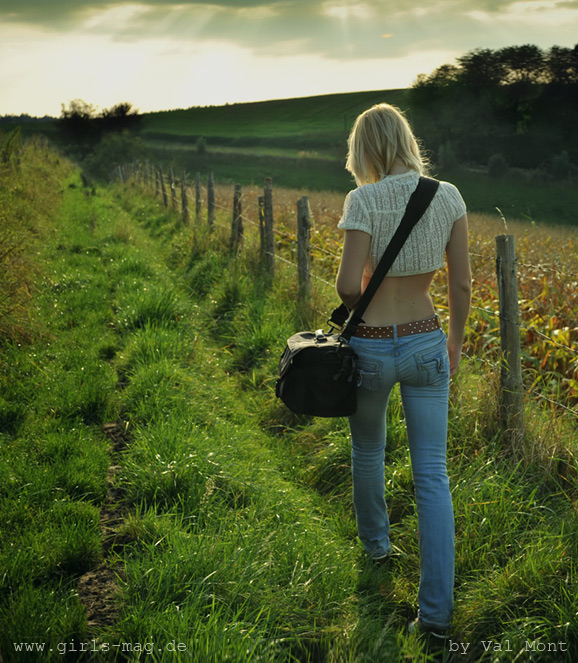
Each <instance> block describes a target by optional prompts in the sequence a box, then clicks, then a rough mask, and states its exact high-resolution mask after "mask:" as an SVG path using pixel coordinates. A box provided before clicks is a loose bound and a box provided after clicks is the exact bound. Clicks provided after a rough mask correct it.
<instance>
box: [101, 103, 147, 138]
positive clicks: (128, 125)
mask: <svg viewBox="0 0 578 663" xmlns="http://www.w3.org/2000/svg"><path fill="white" fill-rule="evenodd" d="M99 119H100V124H101V127H102V130H103V131H105V132H106V131H125V130H131V129H138V128H139V126H140V123H141V116H140V115H139V112H138V110H136V109H135V108H133V106H132V104H131V103H129V102H128V101H122V102H121V103H119V104H116V105H115V106H112V107H111V108H109V109H105V110H103V111H102V113H101V114H100V116H99Z"/></svg>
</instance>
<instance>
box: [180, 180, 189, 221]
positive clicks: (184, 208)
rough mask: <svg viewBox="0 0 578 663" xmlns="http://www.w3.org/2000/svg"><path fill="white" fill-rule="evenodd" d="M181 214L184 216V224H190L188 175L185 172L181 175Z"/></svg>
mask: <svg viewBox="0 0 578 663" xmlns="http://www.w3.org/2000/svg"><path fill="white" fill-rule="evenodd" d="M181 212H182V215H183V223H184V224H185V226H186V225H188V223H189V197H188V196H187V174H186V173H185V171H184V170H183V172H182V175H181Z"/></svg>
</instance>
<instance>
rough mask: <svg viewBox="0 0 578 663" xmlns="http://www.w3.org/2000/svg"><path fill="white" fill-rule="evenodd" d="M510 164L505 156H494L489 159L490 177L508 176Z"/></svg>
mask: <svg viewBox="0 0 578 663" xmlns="http://www.w3.org/2000/svg"><path fill="white" fill-rule="evenodd" d="M508 170H509V166H508V162H507V161H506V159H505V158H504V155H503V154H492V156H491V157H490V158H489V159H488V175H489V176H490V177H496V178H499V177H505V176H506V175H507V174H508Z"/></svg>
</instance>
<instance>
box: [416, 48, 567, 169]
mask: <svg viewBox="0 0 578 663" xmlns="http://www.w3.org/2000/svg"><path fill="white" fill-rule="evenodd" d="M409 100H410V105H411V109H412V115H413V117H414V123H415V126H416V132H417V133H418V134H419V135H420V136H421V137H422V139H423V141H424V143H425V144H426V146H427V148H428V149H429V150H431V151H432V152H433V154H434V156H435V161H436V163H438V164H440V165H442V166H446V167H451V166H452V165H456V164H458V163H460V164H467V163H470V164H477V165H479V164H488V163H489V162H490V161H492V162H493V163H494V164H496V163H502V165H504V164H505V165H509V166H515V167H518V168H522V169H538V170H541V171H543V172H545V173H550V174H552V175H553V176H556V177H563V178H568V177H569V178H572V177H575V176H576V174H577V169H576V166H575V165H573V164H577V163H578V134H577V132H576V131H575V127H576V123H577V122H578V45H576V46H575V47H574V48H566V47H561V46H553V47H552V48H550V49H548V50H542V49H540V48H539V47H538V46H534V45H531V44H526V45H522V46H509V47H506V48H500V49H496V50H492V49H475V50H473V51H470V52H469V53H466V54H465V55H463V56H462V57H460V58H458V59H457V61H456V64H445V65H442V66H441V67H438V68H437V69H435V70H434V71H433V72H432V73H431V74H422V75H420V76H419V77H418V79H417V80H416V82H415V84H414V85H413V86H412V88H411V89H410V91H409Z"/></svg>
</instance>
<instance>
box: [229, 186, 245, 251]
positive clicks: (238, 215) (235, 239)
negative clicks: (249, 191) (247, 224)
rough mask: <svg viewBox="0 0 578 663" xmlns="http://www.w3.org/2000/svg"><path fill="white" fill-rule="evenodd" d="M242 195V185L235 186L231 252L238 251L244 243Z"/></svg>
mask: <svg viewBox="0 0 578 663" xmlns="http://www.w3.org/2000/svg"><path fill="white" fill-rule="evenodd" d="M241 193H242V188H241V185H240V184H235V193H234V196H233V221H232V223H231V250H233V251H236V250H237V249H238V248H239V246H240V245H241V244H242V242H243V219H242V205H241Z"/></svg>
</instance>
